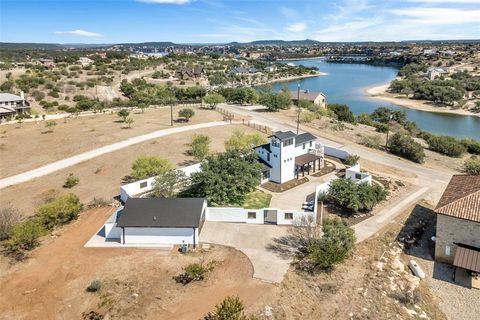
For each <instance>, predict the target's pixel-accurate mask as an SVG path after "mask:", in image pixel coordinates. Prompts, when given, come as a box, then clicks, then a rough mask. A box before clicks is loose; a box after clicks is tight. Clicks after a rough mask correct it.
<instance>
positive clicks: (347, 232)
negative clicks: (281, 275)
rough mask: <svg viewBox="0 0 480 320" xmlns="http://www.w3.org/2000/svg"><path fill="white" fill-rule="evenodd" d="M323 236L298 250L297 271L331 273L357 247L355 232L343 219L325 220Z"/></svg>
mask: <svg viewBox="0 0 480 320" xmlns="http://www.w3.org/2000/svg"><path fill="white" fill-rule="evenodd" d="M322 231H323V235H322V236H321V237H318V236H312V237H311V238H309V239H307V241H305V243H304V244H303V245H301V246H300V247H299V248H298V251H297V255H296V259H297V261H296V262H295V265H296V267H297V269H299V270H302V271H307V272H309V273H314V272H317V271H331V270H332V269H333V267H334V266H335V265H336V264H338V263H341V262H342V261H344V260H345V259H346V258H348V256H349V255H350V254H351V252H352V251H353V248H354V247H355V232H354V231H353V229H352V228H350V227H349V226H348V224H347V223H346V222H345V221H344V220H341V219H325V220H324V222H323V228H322Z"/></svg>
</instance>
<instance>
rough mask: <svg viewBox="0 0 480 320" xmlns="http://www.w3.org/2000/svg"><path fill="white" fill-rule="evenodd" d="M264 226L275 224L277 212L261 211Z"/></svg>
mask: <svg viewBox="0 0 480 320" xmlns="http://www.w3.org/2000/svg"><path fill="white" fill-rule="evenodd" d="M263 223H264V224H277V210H263Z"/></svg>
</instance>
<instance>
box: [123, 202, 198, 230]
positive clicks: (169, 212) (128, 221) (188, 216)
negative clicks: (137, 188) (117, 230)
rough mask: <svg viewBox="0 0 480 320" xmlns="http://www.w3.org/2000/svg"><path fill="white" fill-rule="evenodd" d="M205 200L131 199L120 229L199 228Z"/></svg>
mask: <svg viewBox="0 0 480 320" xmlns="http://www.w3.org/2000/svg"><path fill="white" fill-rule="evenodd" d="M204 201H205V199H203V198H129V199H128V200H127V202H126V203H125V207H124V209H123V211H122V213H121V214H120V217H119V218H118V223H117V226H118V227H158V228H162V227H163V228H198V227H199V225H200V218H201V216H202V208H203V204H204Z"/></svg>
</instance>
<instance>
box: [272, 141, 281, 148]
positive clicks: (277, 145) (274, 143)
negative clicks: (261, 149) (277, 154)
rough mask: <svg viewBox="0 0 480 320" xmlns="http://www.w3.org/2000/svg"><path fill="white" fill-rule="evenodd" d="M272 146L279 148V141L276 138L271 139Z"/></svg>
mask: <svg viewBox="0 0 480 320" xmlns="http://www.w3.org/2000/svg"><path fill="white" fill-rule="evenodd" d="M272 147H277V148H280V142H279V141H278V140H272Z"/></svg>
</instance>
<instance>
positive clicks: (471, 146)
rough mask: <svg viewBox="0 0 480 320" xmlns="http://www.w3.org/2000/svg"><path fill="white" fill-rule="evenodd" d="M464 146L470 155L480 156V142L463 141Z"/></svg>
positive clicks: (472, 140)
mask: <svg viewBox="0 0 480 320" xmlns="http://www.w3.org/2000/svg"><path fill="white" fill-rule="evenodd" d="M462 144H463V145H464V146H465V148H466V149H467V152H468V153H471V154H477V155H480V141H478V140H474V139H463V140H462Z"/></svg>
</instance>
